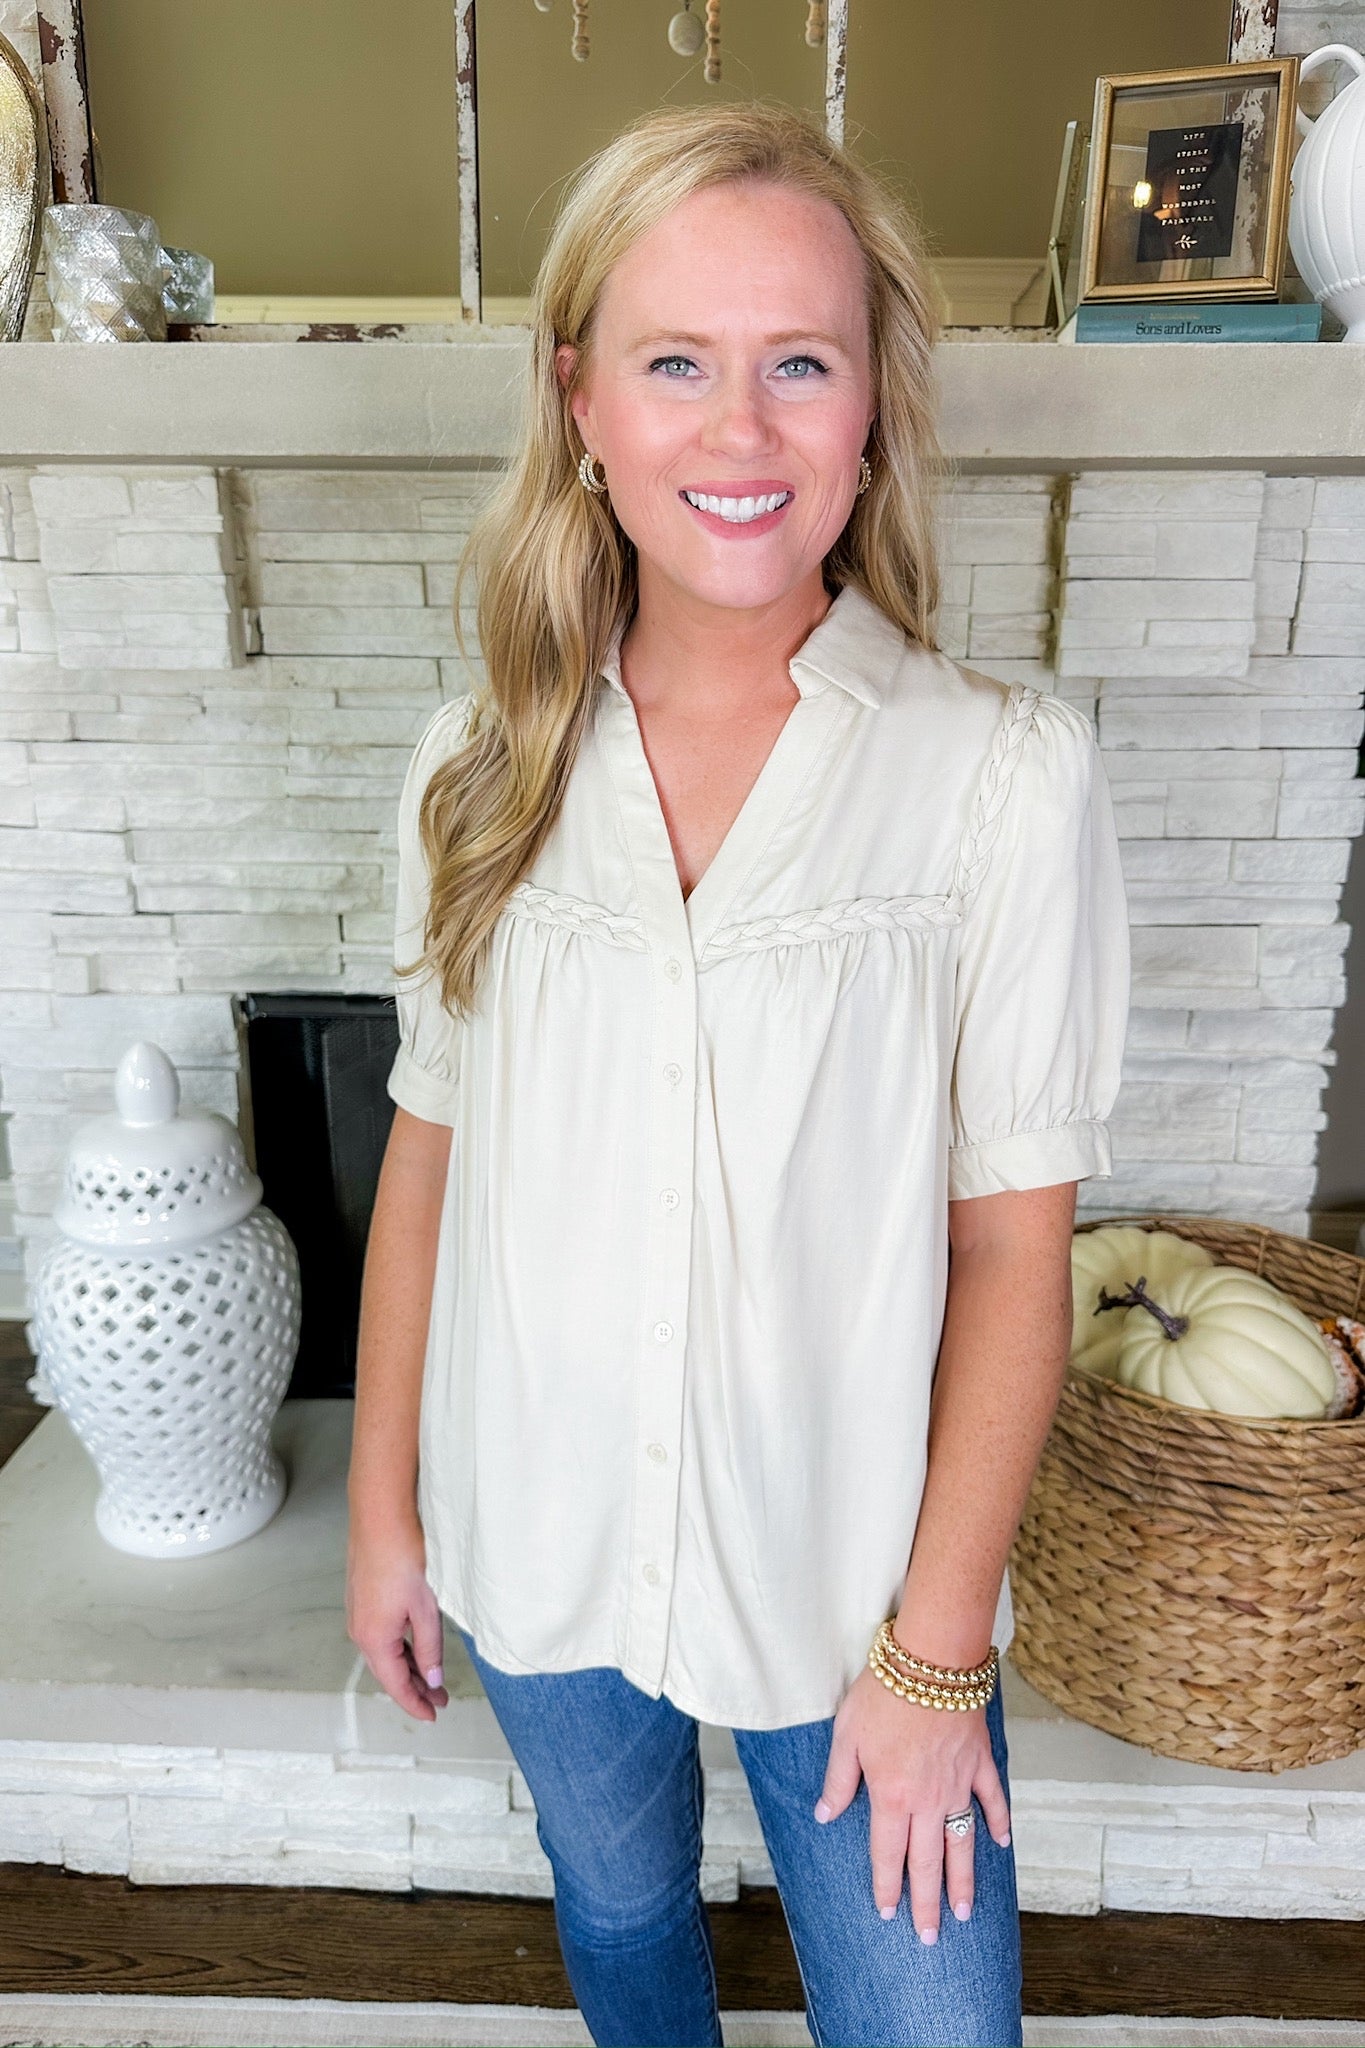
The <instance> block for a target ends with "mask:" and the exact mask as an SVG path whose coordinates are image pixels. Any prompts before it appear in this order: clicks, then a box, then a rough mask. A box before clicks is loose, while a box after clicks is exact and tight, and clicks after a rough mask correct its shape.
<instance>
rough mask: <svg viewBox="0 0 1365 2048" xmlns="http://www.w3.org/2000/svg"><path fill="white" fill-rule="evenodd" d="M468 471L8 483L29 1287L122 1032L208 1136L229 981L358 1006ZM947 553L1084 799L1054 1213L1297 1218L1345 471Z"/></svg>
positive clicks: (19, 1067)
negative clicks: (1105, 791) (1117, 1074)
mask: <svg viewBox="0 0 1365 2048" xmlns="http://www.w3.org/2000/svg"><path fill="white" fill-rule="evenodd" d="M484 488H485V479H484V478H483V476H482V475H481V474H480V473H478V472H451V471H444V472H440V473H433V472H430V471H401V472H390V471H385V472H341V471H339V472H294V471H285V470H259V471H232V472H225V473H223V474H221V475H218V474H215V473H214V472H213V471H211V470H195V469H193V468H186V467H182V468H174V469H153V468H129V469H122V468H120V469H109V468H100V469H93V470H88V471H84V470H80V469H76V468H72V467H69V466H60V465H48V466H43V465H40V466H38V467H37V468H35V469H24V470H20V469H10V470H5V471H0V1091H2V1093H0V1108H2V1109H3V1111H4V1112H5V1114H6V1117H7V1122H8V1137H9V1146H10V1152H11V1157H12V1161H13V1172H14V1180H15V1195H16V1199H17V1210H18V1228H19V1230H20V1232H21V1235H22V1237H23V1239H24V1240H25V1243H26V1245H27V1248H28V1256H29V1262H30V1266H31V1265H32V1263H33V1261H34V1260H35V1259H36V1256H37V1254H38V1252H39V1250H40V1248H41V1245H42V1243H43V1241H44V1239H45V1238H46V1236H47V1235H48V1234H49V1231H50V1224H49V1221H48V1218H49V1215H50V1212H51V1208H52V1205H53V1202H54V1199H55V1196H56V1192H57V1181H58V1174H59V1168H60V1162H61V1158H62V1154H63V1150H64V1147H65V1145H66V1142H67V1139H68V1138H69V1136H70V1133H71V1130H72V1127H73V1125H74V1124H75V1123H76V1122H77V1121H78V1120H79V1119H81V1118H83V1117H85V1116H88V1115H91V1114H93V1113H95V1112H97V1111H100V1110H102V1109H104V1108H106V1107H107V1106H108V1103H109V1100H110V1093H111V1080H112V1074H113V1070H114V1067H115V1065H116V1063H117V1060H118V1058H119V1056H120V1054H121V1053H122V1052H123V1050H124V1049H125V1048H126V1046H127V1045H128V1044H129V1043H130V1042H131V1041H132V1040H133V1039H134V1038H138V1037H150V1038H154V1039H156V1040H157V1041H159V1042H160V1043H161V1044H163V1045H164V1046H165V1048H166V1050H167V1051H168V1052H169V1053H170V1054H171V1056H172V1057H173V1058H174V1059H175V1060H176V1061H177V1063H178V1064H179V1065H180V1067H181V1069H182V1072H183V1074H184V1079H185V1083H186V1092H187V1095H188V1096H189V1097H190V1098H191V1099H193V1100H196V1101H199V1102H201V1103H203V1104H205V1105H206V1106H208V1107H212V1108H216V1109H220V1110H222V1111H224V1112H225V1113H227V1114H235V1113H237V1110H238V1106H239V1103H238V1071H237V1069H238V1057H239V1054H238V1034H237V1028H236V1022H235V1016H234V1010H233V998H234V997H240V996H242V995H245V994H246V993H248V992H251V991H262V992H265V991H270V990H279V989H300V990H308V991H317V992H330V991H384V990H386V989H387V988H388V987H389V979H388V976H389V943H390V916H391V902H392V890H393V879H394V877H393V866H394V825H395V816H396V804H397V796H398V790H399V786H400V782H401V778H402V773H403V769H404V767H405V765H406V762H407V759H408V755H409V751H410V749H411V746H412V744H413V742H414V740H415V738H416V736H417V734H418V733H419V731H420V730H421V728H422V725H423V724H424V722H425V721H426V719H427V718H428V717H429V715H430V713H431V711H432V710H433V709H434V707H435V706H436V705H437V704H438V703H439V702H440V701H441V700H442V699H443V698H445V697H449V696H451V695H452V694H456V693H458V692H460V691H462V690H463V689H465V688H466V687H467V685H468V683H469V681H470V680H471V678H472V677H473V676H476V675H477V673H478V654H477V644H476V637H475V629H474V621H473V618H472V615H468V614H467V615H466V618H465V620H464V625H465V630H466V641H467V645H468V647H469V649H470V653H471V665H470V666H469V667H466V666H465V664H464V662H463V661H462V660H461V658H460V654H459V649H458V645H457V642H456V637H455V630H454V624H453V621H452V618H451V615H450V612H451V602H452V594H453V586H454V573H455V564H456V561H457V559H458V556H459V553H460V549H461V546H462V544H463V541H464V538H465V536H466V534H467V532H468V530H469V525H470V521H471V519H472V517H473V514H474V512H475V510H476V508H477V505H478V503H479V500H480V497H481V494H482V492H483V490H484ZM945 532H946V575H945V591H944V604H943V610H942V617H941V626H942V637H943V642H944V645H945V647H946V649H947V651H948V652H950V653H951V654H953V655H954V656H956V657H958V658H961V659H964V660H966V661H968V662H970V663H971V664H973V665H974V666H976V667H979V668H982V669H985V670H986V671H988V672H989V673H991V674H994V675H996V676H999V677H1001V678H1003V679H1012V678H1015V677H1020V678H1027V679H1028V680H1031V681H1037V682H1039V683H1041V684H1042V685H1043V687H1045V688H1049V689H1056V690H1057V691H1059V692H1060V693H1061V694H1062V695H1063V696H1065V697H1066V698H1068V699H1069V700H1070V701H1072V702H1074V703H1076V704H1079V705H1081V706H1082V707H1083V708H1084V709H1085V710H1086V711H1087V713H1089V714H1090V715H1091V716H1092V718H1094V719H1095V721H1096V724H1097V730H1098V736H1099V741H1100V746H1101V749H1102V752H1103V756H1104V761H1105V765H1106V769H1107V772H1108V774H1109V777H1110V781H1111V785H1112V788H1113V792H1114V797H1115V803H1116V811H1117V816H1118V823H1119V829H1120V834H1121V837H1122V842H1123V858H1124V867H1125V875H1126V879H1127V885H1128V891H1129V907H1130V914H1131V923H1132V937H1133V948H1134V986H1133V1008H1132V1014H1131V1019H1130V1028H1129V1037H1128V1048H1127V1056H1126V1061H1125V1069H1124V1080H1123V1087H1122V1091H1121V1094H1120V1098H1119V1102H1118V1104H1117V1107H1116V1110H1115V1114H1114V1117H1113V1123H1112V1129H1113V1140H1114V1167H1115V1170H1114V1177H1113V1179H1112V1180H1110V1181H1092V1182H1083V1183H1082V1184H1081V1188H1080V1205H1081V1208H1082V1210H1083V1211H1088V1212H1090V1213H1108V1212H1110V1211H1114V1210H1124V1211H1137V1210H1147V1209H1157V1210H1167V1211H1190V1212H1197V1213H1210V1214H1216V1215H1222V1216H1231V1217H1240V1218H1245V1219H1249V1220H1255V1221H1261V1222H1266V1223H1269V1224H1271V1225H1273V1226H1275V1227H1278V1228H1282V1229H1288V1230H1292V1231H1297V1232H1303V1231H1306V1229H1307V1227H1308V1205H1309V1202H1310V1200H1311V1198H1312V1193H1313V1187H1314V1175H1315V1166H1314V1162H1315V1157H1316V1150H1317V1133H1318V1131H1319V1129H1320V1128H1321V1125H1322V1121H1323V1118H1322V1113H1321V1110H1320V1100H1321V1095H1322V1091H1323V1087H1324V1084H1325V1082H1326V1078H1327V1072H1328V1068H1329V1066H1330V1065H1331V1064H1332V1063H1333V1061H1334V1060H1335V1057H1336V1055H1335V1053H1334V1051H1333V1050H1332V1049H1331V1047H1330V1043H1329V1042H1330V1039H1331V1036H1332V1028H1333V1022H1334V1016H1335V1012H1336V1009H1337V1007H1338V1005H1339V1004H1340V1003H1341V1001H1342V997H1343V993H1344V990H1343V981H1342V971H1341V955H1342V951H1343V948H1344V946H1345V943H1346V939H1347V936H1348V933H1347V927H1346V926H1345V925H1344V924H1343V923H1342V922H1341V919H1340V914H1339V910H1340V895H1341V886H1342V882H1343V880H1344V877H1345V874H1346V866H1347V860H1348V857H1349V853H1350V846H1351V841H1352V840H1353V839H1354V838H1355V837H1356V836H1357V835H1358V834H1359V832H1360V831H1361V828H1362V822H1363V821H1365V794H1363V792H1365V785H1362V783H1361V781H1360V780H1359V779H1358V778H1357V773H1356V771H1357V758H1358V757H1357V749H1358V746H1359V742H1360V737H1361V728H1362V691H1363V690H1365V657H1362V655H1361V654H1360V653H1359V652H1358V651H1357V650H1358V649H1359V648H1360V647H1361V646H1362V645H1365V478H1358V477H1320V478H1316V479H1315V478H1313V477H1308V476H1299V477H1266V476H1262V475H1260V474H1259V473H1255V472H1249V471H1234V472H1225V473H1210V472H1189V471H1184V472H1172V473H1153V472H1146V471H1144V472H1134V471H1124V472H1100V473H1089V474H1086V475H1083V476H1080V477H1077V478H1074V479H1067V478H1061V479H1058V478H1055V477H1045V476H1024V477H1018V476H1004V475H1002V476H974V477H970V478H966V479H963V480H961V481H960V482H959V483H958V485H957V486H956V487H955V488H954V490H953V491H952V493H951V495H950V500H949V502H948V504H947V505H946V507H945ZM470 595H471V593H470V592H468V591H467V592H466V597H467V599H468V597H469V596H470ZM92 621H94V622H95V623H94V624H92Z"/></svg>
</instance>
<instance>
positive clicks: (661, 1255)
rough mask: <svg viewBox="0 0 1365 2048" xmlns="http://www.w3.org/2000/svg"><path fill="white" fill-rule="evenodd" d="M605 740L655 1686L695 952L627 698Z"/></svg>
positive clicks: (686, 1272) (673, 1445)
mask: <svg viewBox="0 0 1365 2048" xmlns="http://www.w3.org/2000/svg"><path fill="white" fill-rule="evenodd" d="M603 739H604V744H605V745H606V747H607V752H608V761H609V766H610V769H611V774H612V779H613V781H614V783H615V786H616V790H617V795H618V798H619V800H620V805H621V816H622V822H623V824H624V826H625V831H626V838H627V842H628V844H629V848H630V855H631V863H632V867H633V870H634V874H635V880H636V888H637V896H638V904H639V910H640V917H641V922H642V924H643V926H644V933H645V944H646V948H647V952H646V963H647V964H646V965H645V966H644V968H643V971H644V972H646V973H647V974H648V975H649V979H650V998H651V1000H650V1052H649V1061H648V1066H647V1069H646V1071H647V1074H648V1077H649V1078H648V1082H647V1104H648V1115H649V1132H648V1141H647V1149H646V1157H645V1161H644V1171H645V1176H646V1178H645V1180H644V1182H643V1185H642V1186H641V1188H640V1199H641V1200H642V1202H643V1203H644V1204H645V1209H646V1214H645V1219H644V1238H645V1256H644V1271H643V1274H642V1276H641V1277H642V1288H641V1293H640V1296H639V1297H638V1298H639V1301H640V1317H641V1320H640V1334H639V1342H638V1347H637V1351H636V1359H635V1388H634V1402H633V1430H632V1441H631V1463H632V1466H633V1474H632V1479H633V1485H632V1505H631V1520H630V1538H629V1543H630V1549H629V1557H628V1559H627V1560H626V1571H625V1588H626V1591H625V1609H626V1611H625V1653H626V1662H627V1664H628V1666H629V1669H630V1672H631V1675H632V1677H633V1678H635V1679H636V1680H637V1681H639V1682H640V1683H643V1684H645V1685H648V1686H654V1687H658V1688H660V1689H662V1685H663V1679H664V1671H665V1667H666V1662H667V1652H668V1632H669V1620H670V1616H671V1613H672V1603H673V1592H674V1582H675V1570H676V1562H677V1528H678V1497H679V1488H680V1483H681V1464H682V1459H681V1451H682V1423H683V1399H684V1373H685V1370H686V1352H687V1313H688V1294H689V1286H690V1275H691V1263H692V1211H693V1199H694V1154H695V1143H696V1128H695V1123H696V1113H697V1104H696V1089H695V1087H693V1086H690V1085H688V1084H689V1083H690V1082H691V1080H692V1078H693V1076H694V1075H695V1071H696V1060H697V973H696V956H695V953H694V950H693V938H692V931H691V927H690V923H689V920H688V914H687V906H686V904H685V903H684V901H683V896H682V891H681V888H680V886H679V883H678V873H677V867H676V864H675V862H674V858H673V849H672V846H671V844H670V842H669V838H668V830H667V827H666V825H665V823H664V818H663V812H662V809H661V807H660V805H659V800H658V793H657V791H656V789H655V787H654V783H653V779H652V777H651V775H650V772H649V765H648V762H647V760H646V758H645V752H644V745H643V741H642V740H641V738H640V733H639V726H638V722H637V720H636V719H635V716H634V707H633V705H632V704H631V703H630V700H629V699H628V698H623V699H622V700H621V701H620V702H619V703H618V704H617V705H616V706H615V707H614V714H613V716H612V717H611V718H610V719H609V720H608V721H607V722H606V724H605V725H604V727H603Z"/></svg>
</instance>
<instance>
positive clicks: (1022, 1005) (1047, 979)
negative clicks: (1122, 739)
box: [948, 692, 1130, 1201]
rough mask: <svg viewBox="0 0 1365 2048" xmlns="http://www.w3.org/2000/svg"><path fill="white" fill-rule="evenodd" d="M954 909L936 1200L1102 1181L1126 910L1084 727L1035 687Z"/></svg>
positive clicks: (1124, 997) (1098, 765)
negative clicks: (991, 824) (944, 1119)
mask: <svg viewBox="0 0 1365 2048" xmlns="http://www.w3.org/2000/svg"><path fill="white" fill-rule="evenodd" d="M1018 724H1019V726H1020V728H1021V737H1020V738H1019V742H1018V747H1017V751H1016V752H1015V754H1014V760H1013V766H1012V769H1011V771H1010V774H1009V778H1008V784H1007V788H1006V793H1005V797H1004V800H1003V802H1002V803H1001V804H1000V806H999V809H998V818H997V819H996V821H995V829H994V836H993V838H992V840H991V844H990V847H989V851H988V852H987V853H985V854H984V855H983V856H982V858H983V859H984V868H982V867H978V870H977V872H976V874H975V877H974V880H973V883H972V887H971V890H970V893H969V894H968V895H967V899H966V902H965V907H964V912H963V925H962V932H961V942H960V948H959V955H958V971H957V979H956V985H955V994H954V1004H955V1032H956V1036H955V1045H954V1055H953V1074H952V1091H951V1124H950V1143H949V1155H948V1199H949V1200H950V1201H956V1200H960V1199H961V1198H962V1197H964V1196H973V1195H990V1194H999V1193H1002V1192H1004V1191H1006V1190H1008V1189H1016V1188H1032V1187H1048V1186H1051V1185H1053V1184H1054V1183H1056V1182H1061V1181H1067V1180H1084V1179H1088V1178H1093V1177H1097V1178H1100V1179H1107V1178H1108V1177H1109V1176H1110V1173H1111V1171H1112V1166H1111V1155H1110V1142H1109V1131H1108V1127H1107V1123H1106V1119H1107V1117H1108V1116H1109V1113H1110V1111H1111V1109H1112V1108H1113V1104H1114V1100H1115V1097H1116V1096H1117V1094H1118V1087H1119V1070H1120V1065H1121V1061H1122V1056H1123V1046H1124V1039H1125V1035H1126V1031H1127V1022H1128V1001H1129V971H1130V969H1129V935H1128V906H1127V901H1126V897H1125V892H1124V885H1123V875H1122V870H1121V868H1120V863H1119V846H1118V836H1117V831H1116V828H1115V823H1114V814H1113V804H1112V799H1111V796H1110V791H1109V784H1108V779H1107V777H1106V774H1105V769H1104V763H1103V761H1102V759H1101V756H1100V752H1099V748H1098V745H1097V744H1096V740H1095V735H1094V732H1093V729H1092V727H1091V724H1090V721H1089V719H1088V718H1087V717H1086V716H1085V714H1084V713H1083V712H1081V711H1080V710H1078V709H1077V707H1076V706H1075V705H1073V704H1070V703H1068V702H1066V701H1065V700H1064V699H1062V698H1058V697H1055V696H1051V695H1048V694H1047V693H1044V692H1040V693H1038V695H1037V696H1036V697H1035V698H1034V700H1033V707H1032V715H1031V717H1026V718H1020V719H1019V721H1018Z"/></svg>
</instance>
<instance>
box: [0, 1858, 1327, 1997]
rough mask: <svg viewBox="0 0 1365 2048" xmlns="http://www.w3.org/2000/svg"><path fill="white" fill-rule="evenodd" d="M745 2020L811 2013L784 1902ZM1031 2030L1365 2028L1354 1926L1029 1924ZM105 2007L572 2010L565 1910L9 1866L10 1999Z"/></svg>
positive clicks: (728, 1981) (757, 1950)
mask: <svg viewBox="0 0 1365 2048" xmlns="http://www.w3.org/2000/svg"><path fill="white" fill-rule="evenodd" d="M707 1911H708V1913H709V1915H710V1920H711V1928H712V1932H713V1935H714V1937H715V1945H716V1965H717V1975H718V1978H719V1984H720V2002H721V2005H722V2007H724V2008H725V2009H727V2010H748V2011H752V2010H763V2009H771V2010H778V2011H794V2010H795V2011H799V2010H800V2009H801V2006H802V2004H803V2002H804V2001H803V1998H802V1993H801V1982H800V1978H799V1976H798V1974H797V1970H796V1962H795V1958H794V1957H793V1955H792V1951H791V1945H790V1942H789V1941H788V1938H787V1931H786V1924H785V1922H784V1920H783V1917H782V1909H781V1906H780V1904H779V1902H778V1898H777V1894H776V1892H774V1891H773V1890H772V1889H771V1888H770V1887H754V1888H753V1889H751V1890H748V1891H746V1893H745V1895H744V1896H743V1897H742V1898H741V1900H740V1901H739V1903H738V1904H736V1905H717V1906H710V1907H708V1908H707ZM1022 1925H1023V1942H1024V2010H1025V2012H1028V2013H1031V2014H1036V2015H1038V2016H1040V2017H1058V2016H1082V2015H1085V2014H1088V2013H1112V2012H1123V2013H1144V2014H1151V2015H1168V2016H1171V2017H1175V2018H1181V2019H1201V2018H1216V2017H1218V2016H1220V2015H1222V2014H1226V2013H1239V2014H1257V2015H1260V2016H1262V2017H1266V2018H1286V2019H1356V2020H1360V2019H1365V1968H1362V1966H1361V1952H1362V1934H1361V1928H1360V1926H1359V1924H1358V1923H1357V1922H1354V1921H1349V1920H1286V1921H1264V1920H1259V1921H1258V1920H1236V1919H1211V1918H1209V1917H1207V1916H1206V1915H1203V1914H1182V1913H1100V1914H1097V1915H1095V1916H1094V1917H1093V1918H1083V1917H1078V1916H1076V1915H1072V1914H1066V1913H1025V1914H1024V1915H1023V1916H1022ZM63 1991H65V1992H86V1993H89V1992H104V1993H110V1992H114V1993H122V1994H124V1995H128V1994H132V1993H139V1994H143V1995H152V1994H159V1995H179V1996H182V1997H183V1996H186V1995H198V1996H201V1997H203V1996H215V1997H229V1998H230V1997H238V1998H241V1997H248V1996H251V1997H272V1998H339V1999H347V1998H357V1999H359V1998H370V1999H387V2000H395V2001H399V2000H407V1999H414V2000H427V1999H433V2000H441V2001H450V2002H452V2003H454V2004H462V2005H467V2004H479V2003H484V2002H487V2003H489V2004H515V2005H547V2006H571V2005H572V2004H573V1997H572V1994H571V1993H570V1990H569V1984H568V1979H567V1978H566V1976H565V1974H564V1968H563V1964H562V1962H561V1961H560V1956H559V1946H558V1942H557V1940H556V1936H555V1924H554V1909H553V1906H552V1904H551V1902H550V1901H549V1900H548V1899H517V1898H507V1899H503V1898H496V1899H495V1898H473V1897H468V1896H465V1895H460V1894H452V1893H445V1892H414V1893H410V1894H409V1893H391V1892H365V1891H341V1890H330V1889H309V1890H290V1889H287V1888H284V1887H280V1886H275V1885H135V1884H130V1883H129V1882H128V1880H127V1879H126V1878H122V1877H85V1876H81V1875H79V1874H77V1873H75V1872H72V1871H63V1870H55V1869H49V1868H48V1867H46V1866H45V1865H32V1864H20V1863H10V1864H0V1997H2V1996H4V1995H5V1994H8V1993H14V1992H49V1993H50V1992H63Z"/></svg>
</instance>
